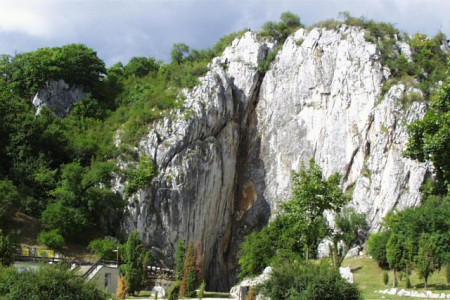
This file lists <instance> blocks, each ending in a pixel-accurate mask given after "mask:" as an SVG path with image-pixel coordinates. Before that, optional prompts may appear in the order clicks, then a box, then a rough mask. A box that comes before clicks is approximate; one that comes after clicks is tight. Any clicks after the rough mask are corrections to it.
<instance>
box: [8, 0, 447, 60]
mask: <svg viewBox="0 0 450 300" xmlns="http://www.w3.org/2000/svg"><path fill="white" fill-rule="evenodd" d="M0 1H1V0H0ZM14 3H15V2H14ZM17 3H18V4H17V7H18V8H20V9H26V8H27V6H26V5H25V4H26V2H25V4H24V2H21V1H18V2H17ZM39 3H40V6H39V7H38V6H36V5H35V6H33V8H32V11H33V12H35V13H37V14H38V15H39V17H40V18H42V20H43V21H44V22H47V23H48V24H49V27H50V28H54V30H51V32H49V34H48V35H46V36H35V35H31V34H29V33H28V34H27V32H23V31H16V32H5V31H2V28H1V26H0V53H8V54H13V53H14V51H18V52H25V51H31V50H34V49H36V48H38V47H44V46H48V47H53V46H61V45H63V44H67V43H84V44H86V45H87V46H89V47H91V48H93V49H94V50H96V51H97V52H98V55H99V56H100V57H101V58H102V59H103V60H105V62H106V64H107V65H112V64H114V63H115V62H117V61H123V62H127V61H128V59H129V58H131V57H132V56H151V57H156V58H157V59H163V60H166V61H167V60H168V59H169V52H170V49H171V47H172V45H173V44H174V43H176V42H183V43H186V44H188V45H189V46H190V47H192V48H197V49H203V48H207V47H211V46H212V45H213V44H214V43H215V42H216V41H217V40H218V39H219V38H220V37H221V36H223V35H225V34H228V33H231V32H233V31H237V30H240V29H243V28H248V27H250V28H252V29H258V28H260V27H261V26H262V24H263V23H264V22H265V21H268V20H278V18H279V16H280V14H281V13H282V12H283V11H287V10H290V11H292V12H294V13H296V14H298V15H299V16H300V17H301V19H302V22H303V23H305V24H307V25H310V24H312V23H316V22H318V21H321V20H324V19H327V18H336V17H337V14H338V12H340V11H344V10H347V11H349V12H350V13H351V14H352V15H354V16H364V17H366V18H373V19H375V20H378V21H385V22H390V23H394V24H396V25H397V26H398V27H399V28H400V29H402V30H406V31H408V32H409V33H415V32H418V31H420V32H424V33H427V34H429V35H434V34H435V33H436V32H437V31H438V30H442V31H443V32H444V33H450V21H448V18H447V12H448V11H450V1H446V0H430V1H427V2H426V4H425V3H424V1H418V0H417V1H416V0H410V1H406V0H396V1H383V0H359V1H358V0H327V1H325V0H317V1H312V0H309V1H305V0H302V1H282V0H280V1H268V0H267V1H264V0H263V1H256V0H253V1H252V0H246V1H237V0H225V1H215V0H209V1H206V0H205V1H202V0H191V1H187V0H186V1H182V0H165V1H159V0H148V1H143V0H141V1H138V0H136V1H98V0H97V1H95V0H92V1H87V0H84V1H80V0H78V1H58V2H57V1H39ZM0 4H1V2H0ZM14 5H15V4H14ZM20 5H22V6H20ZM8 7H13V6H12V4H11V3H9V5H8ZM0 9H1V8H0ZM0 24H1V22H0ZM47 27H48V26H47ZM30 32H31V30H30Z"/></svg>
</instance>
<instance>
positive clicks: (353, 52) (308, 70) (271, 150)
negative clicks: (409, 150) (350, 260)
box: [256, 26, 427, 228]
mask: <svg viewBox="0 0 450 300" xmlns="http://www.w3.org/2000/svg"><path fill="white" fill-rule="evenodd" d="M302 38H304V42H303V43H302V45H301V46H298V45H297V44H296V41H295V38H288V39H287V41H286V42H285V44H284V47H283V49H282V50H281V51H280V53H279V54H278V56H277V58H276V60H275V62H274V64H273V65H272V67H271V68H270V71H269V72H268V74H267V75H266V76H265V78H264V81H263V83H262V86H261V91H260V95H259V102H258V106H257V108H256V112H257V120H258V126H257V129H256V132H257V134H258V135H259V138H260V139H261V154H260V157H261V158H262V159H263V161H264V170H265V179H264V182H265V183H266V187H265V189H264V198H265V200H266V201H267V202H268V203H269V204H270V206H271V211H276V210H277V208H278V202H277V200H278V199H281V200H286V199H289V197H290V191H291V185H290V172H291V170H298V169H299V166H300V163H302V162H305V163H307V162H308V161H309V159H310V158H311V157H314V158H315V160H316V162H317V163H318V164H319V165H320V166H321V168H322V169H323V171H324V175H325V176H329V175H331V174H332V173H334V172H339V173H340V174H342V176H343V183H342V186H343V188H344V189H346V190H348V191H349V192H351V191H353V192H352V195H353V202H352V205H353V206H355V207H356V209H357V210H358V211H360V212H363V213H364V214H365V215H366V216H367V218H368V221H369V224H370V225H371V226H372V228H377V226H378V224H379V222H380V220H381V219H382V217H383V216H384V215H386V213H387V212H389V211H390V210H392V209H393V208H394V207H397V208H400V209H401V208H404V207H408V206H413V205H417V204H418V203H419V201H420V194H419V187H420V185H421V183H422V181H423V180H424V176H425V174H426V172H427V166H426V165H424V164H420V163H417V162H415V161H411V160H409V159H407V158H404V157H403V156H402V152H403V151H404V150H405V143H406V141H407V137H408V136H407V132H406V126H407V125H408V124H409V123H410V122H412V121H414V120H417V119H419V118H421V116H422V115H423V113H424V111H425V106H424V105H423V104H421V103H413V104H412V105H411V106H410V107H407V108H404V107H402V104H401V100H400V99H401V96H402V95H403V92H404V90H405V88H404V86H402V85H398V86H394V87H392V88H391V90H390V91H389V93H388V94H387V95H386V96H385V97H384V98H383V99H382V100H381V101H380V100H379V99H380V96H381V86H382V83H383V68H382V66H381V64H380V61H379V57H380V55H379V53H378V50H377V49H376V47H375V45H373V44H371V43H367V42H366V41H365V40H364V33H363V32H362V31H360V30H359V29H356V28H352V27H347V26H342V27H341V28H340V30H338V31H330V30H320V29H313V30H312V31H311V32H310V33H309V34H308V35H306V36H304V35H303V37H302Z"/></svg>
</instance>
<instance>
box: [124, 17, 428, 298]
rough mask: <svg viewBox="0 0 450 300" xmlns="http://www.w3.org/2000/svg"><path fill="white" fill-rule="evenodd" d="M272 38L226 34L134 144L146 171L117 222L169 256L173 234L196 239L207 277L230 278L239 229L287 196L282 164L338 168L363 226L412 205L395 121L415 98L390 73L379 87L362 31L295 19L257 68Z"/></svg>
mask: <svg viewBox="0 0 450 300" xmlns="http://www.w3.org/2000/svg"><path fill="white" fill-rule="evenodd" d="M402 47H403V48H405V49H406V50H405V51H407V50H409V48H408V46H407V45H403V46H402ZM273 48H274V45H273V44H272V43H270V42H267V41H264V40H262V39H260V38H259V37H258V36H257V34H255V33H252V32H247V33H246V34H245V35H244V36H243V37H242V38H240V39H238V40H235V41H234V42H233V44H232V45H231V46H230V47H228V48H227V49H226V50H225V52H224V54H223V55H222V56H221V57H218V58H215V59H214V60H213V61H212V62H211V64H210V66H209V67H210V71H209V72H208V73H207V74H206V75H205V76H204V77H203V78H201V79H200V81H201V84H199V85H198V86H197V87H195V88H194V89H193V90H192V91H184V93H185V95H186V100H185V104H184V107H183V108H182V109H179V110H178V111H176V112H173V113H172V114H171V115H170V116H169V117H167V118H165V119H163V120H161V121H160V122H157V123H155V124H153V125H152V127H151V128H149V133H148V135H147V136H146V137H145V138H143V139H142V140H141V142H140V144H139V150H140V152H141V153H145V154H146V155H148V156H150V157H152V158H153V159H154V162H155V164H156V165H157V169H158V175H157V176H156V178H154V179H153V180H152V182H151V183H149V185H148V187H146V188H145V189H143V190H140V191H138V192H137V193H136V194H135V195H133V197H132V198H131V199H135V201H132V202H133V205H130V211H129V217H128V219H127V223H126V224H125V228H126V229H127V230H132V229H134V228H137V229H138V230H139V231H140V232H141V235H142V237H143V238H144V241H145V243H147V244H151V245H154V246H156V247H158V248H160V249H162V250H163V251H164V252H165V253H166V254H168V255H169V256H170V255H173V253H174V246H175V243H176V241H177V240H178V239H187V240H190V241H191V240H192V241H198V242H201V243H202V248H203V252H204V269H205V275H206V276H205V277H206V278H207V279H208V281H209V282H208V286H209V288H212V289H219V290H220V289H222V290H225V289H228V288H229V287H230V286H231V284H232V283H234V281H235V275H236V271H237V259H236V255H237V251H238V249H239V244H240V243H241V242H242V240H243V237H244V236H245V235H246V234H248V233H249V232H251V230H252V229H254V228H255V227H256V226H258V225H259V224H260V223H261V222H262V221H264V220H267V219H268V218H269V217H270V215H271V214H272V213H274V212H276V210H277V207H278V203H279V201H284V200H287V199H288V198H289V194H290V172H291V170H293V169H298V168H299V165H300V163H301V162H307V161H308V160H309V159H310V157H312V156H314V157H315V159H316V161H317V162H318V164H319V165H320V166H321V167H322V169H323V170H324V173H325V175H327V176H328V175H330V174H331V173H333V172H339V173H341V174H342V175H343V182H342V187H343V188H344V189H345V190H346V191H348V193H351V194H352V195H353V202H352V204H351V205H353V206H355V207H356V209H357V210H358V211H360V212H363V213H364V214H365V215H366V216H367V219H368V221H369V223H370V224H371V226H372V228H373V229H376V228H377V226H378V224H379V221H380V220H381V218H382V217H383V216H384V215H385V214H386V213H387V212H388V211H390V210H392V209H393V208H395V207H397V208H403V207H407V206H412V205H417V204H418V203H419V202H420V195H419V187H420V185H421V183H422V182H423V180H424V178H425V177H426V176H428V174H429V172H430V171H429V167H428V166H427V165H424V164H420V163H417V162H415V161H411V160H409V159H406V158H404V157H402V151H403V150H404V149H405V142H406V140H407V133H406V125H407V124H408V123H410V122H411V121H413V120H415V119H418V118H420V117H421V116H422V115H423V113H424V111H425V105H424V104H422V103H420V102H414V103H413V104H411V105H407V106H406V105H402V101H400V99H401V98H402V97H403V95H404V94H405V93H408V92H409V90H408V88H407V87H405V86H404V85H401V84H399V85H395V86H393V87H392V88H391V89H390V90H389V92H388V93H386V95H385V96H384V97H383V98H381V87H382V85H383V82H384V81H385V80H386V79H387V77H388V76H389V71H388V70H387V69H384V68H383V66H382V64H381V62H380V55H379V52H378V50H377V48H376V46H375V45H374V44H371V43H368V42H366V41H365V39H364V32H363V31H361V30H360V29H357V28H353V27H348V26H345V25H343V26H341V27H340V29H338V30H326V29H313V30H311V31H309V32H308V31H305V30H303V29H301V30H299V31H298V32H296V33H295V35H294V36H291V37H289V38H288V39H287V40H286V42H285V43H284V45H283V46H282V48H281V50H280V51H279V53H278V55H277V56H276V58H275V61H274V62H273V63H272V64H271V67H270V69H269V70H268V72H267V73H266V74H265V75H262V74H260V73H259V72H258V71H257V66H258V62H259V61H261V60H264V59H265V57H266V55H267V54H268V52H269V51H272V50H273ZM118 188H120V184H119V186H118Z"/></svg>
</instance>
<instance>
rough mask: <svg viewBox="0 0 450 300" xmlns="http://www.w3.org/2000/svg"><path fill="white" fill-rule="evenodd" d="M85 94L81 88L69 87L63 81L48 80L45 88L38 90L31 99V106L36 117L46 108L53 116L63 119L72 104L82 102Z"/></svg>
mask: <svg viewBox="0 0 450 300" xmlns="http://www.w3.org/2000/svg"><path fill="white" fill-rule="evenodd" d="M86 97H87V93H86V92H84V91H83V89H82V87H80V86H77V85H73V86H69V84H67V83H66V82H65V81H64V80H62V79H60V80H49V81H47V82H46V84H45V87H43V88H42V89H40V90H39V92H37V93H36V95H35V96H34V98H33V106H34V107H35V108H36V115H39V114H40V113H41V109H42V107H44V106H45V107H48V108H49V109H50V110H51V111H52V112H53V113H54V114H55V115H57V116H59V117H63V116H65V115H67V114H68V113H69V111H70V109H71V108H72V106H73V104H74V103H75V102H77V101H80V100H84V99H86Z"/></svg>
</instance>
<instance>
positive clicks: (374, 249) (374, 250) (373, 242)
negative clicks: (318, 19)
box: [367, 231, 391, 269]
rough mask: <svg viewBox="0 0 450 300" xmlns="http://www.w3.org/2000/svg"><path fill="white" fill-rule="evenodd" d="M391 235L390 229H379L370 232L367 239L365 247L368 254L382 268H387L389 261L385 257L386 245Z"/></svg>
mask: <svg viewBox="0 0 450 300" xmlns="http://www.w3.org/2000/svg"><path fill="white" fill-rule="evenodd" d="M390 235H391V232H390V231H380V232H377V233H372V234H371V235H370V236H369V239H368V240H367V248H368V250H369V254H370V255H371V256H372V257H373V258H374V259H375V260H376V261H377V262H378V265H379V266H380V267H381V268H383V269H387V268H389V263H388V261H387V258H386V246H387V243H388V241H389V237H390Z"/></svg>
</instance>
